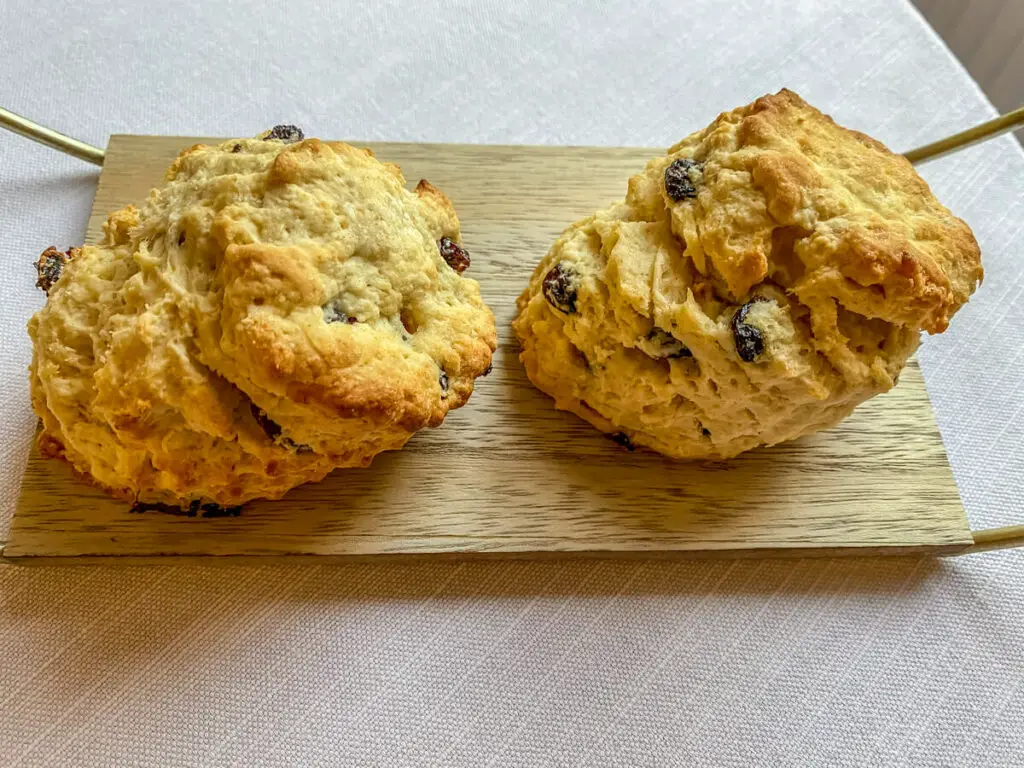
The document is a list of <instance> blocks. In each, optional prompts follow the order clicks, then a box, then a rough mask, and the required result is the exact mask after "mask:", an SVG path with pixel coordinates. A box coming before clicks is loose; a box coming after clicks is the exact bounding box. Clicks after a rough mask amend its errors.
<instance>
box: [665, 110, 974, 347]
mask: <svg viewBox="0 0 1024 768" xmlns="http://www.w3.org/2000/svg"><path fill="white" fill-rule="evenodd" d="M678 158H692V159H694V160H696V161H698V162H700V163H702V164H703V186H702V189H701V190H700V192H699V193H698V195H697V198H696V200H694V201H684V202H682V203H675V204H673V201H671V200H670V199H669V198H668V197H667V196H666V198H665V200H666V203H668V204H671V205H672V208H673V222H674V224H675V225H676V228H677V231H678V232H680V234H683V235H684V237H685V239H686V242H687V245H688V246H690V247H694V246H696V247H697V248H698V249H699V250H701V251H702V252H703V253H704V254H705V255H706V259H707V263H708V270H709V271H710V273H711V274H713V275H714V276H715V277H717V278H719V279H720V280H721V282H722V286H723V288H724V289H725V291H726V292H727V293H728V294H729V295H730V296H731V297H732V298H734V299H741V298H743V297H744V296H746V295H747V294H748V293H749V291H750V290H751V288H752V287H753V286H755V285H756V284H758V283H760V282H762V281H764V280H766V279H772V278H773V277H774V276H773V274H772V272H773V267H774V266H775V265H774V264H773V254H772V233H773V232H774V231H776V230H778V229H779V228H781V227H793V228H794V230H795V231H797V232H798V237H797V238H796V239H795V242H794V244H793V250H794V252H795V254H796V256H797V257H798V259H799V262H800V263H801V265H802V266H803V274H802V275H801V276H799V277H794V279H793V280H792V282H791V284H788V285H786V286H785V287H786V288H787V289H789V290H791V291H792V292H793V293H795V294H797V295H803V296H804V297H805V298H807V299H808V300H812V301H813V300H814V299H816V298H821V297H825V296H831V297H834V298H836V299H837V300H839V301H841V303H843V304H844V306H846V307H847V308H849V309H851V310H853V311H856V312H858V313H860V314H863V315H865V316H867V317H877V318H881V319H883V320H886V321H888V322H892V323H898V324H900V325H914V326H917V327H919V328H922V329H924V330H927V331H929V332H931V333H937V332H941V331H942V330H944V329H945V328H946V326H947V324H948V323H949V318H950V317H951V316H952V315H953V313H954V312H956V310H957V309H959V308H960V306H962V305H963V304H964V302H966V301H967V298H968V297H969V296H970V294H971V292H972V291H973V290H974V288H975V286H976V285H977V283H978V282H979V281H980V280H981V278H982V268H981V252H980V250H979V248H978V244H977V242H976V241H975V239H974V235H973V234H972V233H971V230H970V228H969V227H968V226H967V224H965V223H964V222H963V221H961V220H960V219H958V218H956V217H955V216H953V215H952V214H951V213H950V212H949V211H948V210H947V209H946V208H945V207H943V206H942V204H941V203H939V202H938V201H937V200H936V199H935V197H934V196H933V195H932V194H931V190H930V189H929V188H928V185H927V183H925V181H924V180H923V179H922V178H921V177H920V176H918V175H917V173H916V172H915V171H914V169H913V167H912V166H911V164H910V163H909V162H908V161H907V160H906V158H904V157H902V156H901V155H896V154H893V153H892V152H890V151H889V150H888V149H886V148H885V147H884V146H883V145H882V144H881V143H879V142H877V141H875V140H874V139H872V138H870V137H869V136H865V135H864V134H862V133H857V132H855V131H850V130H847V129H845V128H842V127H840V126H838V125H836V123H835V122H834V121H833V120H832V119H831V118H830V117H828V116H827V115H823V114H822V113H821V112H819V111H818V110H816V109H815V108H814V107H812V106H810V105H809V104H807V103H806V102H804V101H803V99H801V98H800V97H799V96H797V95H796V94H795V93H793V92H791V91H787V90H782V91H780V92H779V93H777V94H774V95H769V96H764V97H762V98H760V99H758V100H757V101H755V102H754V103H753V104H750V105H748V106H746V107H741V108H739V109H736V110H733V111H732V112H727V113H724V114H722V115H720V116H719V117H718V118H717V119H716V120H715V121H714V122H713V123H712V124H711V125H710V126H708V128H706V129H705V130H704V131H701V132H700V133H698V134H695V135H694V136H691V137H688V138H687V139H684V140H683V141H682V142H680V143H679V144H677V145H676V146H675V147H673V148H672V149H670V150H669V152H668V154H667V155H666V156H665V157H662V158H657V159H655V160H654V161H652V162H651V164H650V166H649V167H648V169H647V172H646V173H647V174H648V175H649V176H651V177H654V178H655V179H657V177H658V176H659V175H663V174H664V171H665V168H666V167H667V166H668V165H669V164H670V163H671V162H672V161H674V160H676V159H678ZM689 216H692V218H693V222H694V224H695V227H694V228H692V229H691V230H690V231H686V229H687V228H686V227H685V226H683V224H684V222H685V221H686V220H687V218H688V217H689ZM697 240H699V243H696V242H694V241H697Z"/></svg>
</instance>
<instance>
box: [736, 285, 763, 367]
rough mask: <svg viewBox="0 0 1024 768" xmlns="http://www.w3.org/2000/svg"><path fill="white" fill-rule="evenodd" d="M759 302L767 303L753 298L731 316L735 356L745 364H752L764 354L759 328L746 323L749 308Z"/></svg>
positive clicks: (758, 297)
mask: <svg viewBox="0 0 1024 768" xmlns="http://www.w3.org/2000/svg"><path fill="white" fill-rule="evenodd" d="M761 301H768V299H766V298H764V297H763V296H754V297H753V298H752V299H751V300H750V301H748V302H747V303H746V304H744V305H743V306H742V307H740V308H739V309H737V310H736V313H735V314H734V315H733V316H732V338H733V341H735V342H736V354H738V355H739V356H740V359H741V360H743V362H745V363H752V362H754V361H755V360H756V359H757V358H758V357H760V356H761V354H762V353H763V352H764V336H763V335H762V334H761V330H760V329H759V328H755V327H754V326H752V325H748V324H747V323H746V319H747V313H748V312H750V308H751V307H752V306H754V305H755V304H757V303H758V302H761Z"/></svg>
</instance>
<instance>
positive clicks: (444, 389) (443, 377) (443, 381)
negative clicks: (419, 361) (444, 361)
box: [437, 371, 448, 400]
mask: <svg viewBox="0 0 1024 768" xmlns="http://www.w3.org/2000/svg"><path fill="white" fill-rule="evenodd" d="M437 383H438V384H440V385H441V399H442V400H443V399H444V398H446V397H448V374H447V373H445V372H444V371H441V373H440V375H439V376H438V377H437Z"/></svg>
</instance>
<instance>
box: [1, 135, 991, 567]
mask: <svg viewBox="0 0 1024 768" xmlns="http://www.w3.org/2000/svg"><path fill="white" fill-rule="evenodd" d="M196 141H198V140H197V139H186V138H168V137H132V136H115V137H113V138H112V139H111V143H110V146H109V147H108V150H107V160H106V164H105V166H104V170H103V175H102V176H101V178H100V183H99V190H98V193H97V198H96V204H95V207H94V210H93V216H92V218H91V219H90V225H89V237H90V238H95V237H97V235H98V233H99V231H100V226H101V224H102V222H103V219H104V218H105V216H106V213H107V212H108V211H110V210H113V209H114V208H117V207H119V206H121V205H124V204H125V203H128V202H132V201H138V200H141V199H142V198H143V196H144V195H145V194H146V192H147V191H148V190H149V188H150V187H151V186H153V185H155V184H157V183H159V181H160V179H161V178H162V174H163V171H164V169H165V167H166V165H167V163H168V162H169V161H170V160H171V159H172V158H173V157H174V155H175V154H176V153H177V151H178V150H179V149H180V148H181V147H183V146H187V145H189V144H192V143H195V142H196ZM370 146H372V147H373V149H374V151H375V152H377V154H378V156H379V157H381V158H383V159H386V160H391V161H395V162H398V163H399V164H401V165H402V167H403V169H404V170H405V172H406V176H407V178H408V179H409V180H410V181H411V182H413V183H415V181H416V180H418V179H419V178H421V177H424V178H428V179H430V181H431V182H433V183H434V184H436V185H437V186H439V187H440V188H441V189H443V190H444V191H445V192H446V193H447V194H448V195H449V196H450V197H451V198H452V200H453V202H454V203H455V206H456V209H457V210H458V211H459V215H460V218H461V220H462V223H463V240H464V242H465V244H466V245H467V247H468V248H469V249H470V251H471V253H472V255H473V266H472V268H471V271H470V274H471V275H472V276H473V277H475V278H477V279H478V280H479V281H480V284H481V288H482V291H483V294H484V297H485V299H486V300H487V302H488V303H489V304H490V306H491V307H492V308H493V309H494V311H495V314H496V316H497V319H498V326H499V335H500V348H499V351H498V354H497V356H496V359H495V365H494V372H493V373H492V374H491V376H490V377H488V378H486V379H482V380H480V381H479V382H478V389H477V392H476V393H475V394H474V395H473V398H472V399H471V400H470V402H469V404H468V405H467V406H466V407H465V408H462V409H460V410H459V411H457V412H455V413H453V414H451V415H450V416H449V417H448V419H447V421H446V422H445V423H444V425H443V426H442V427H441V428H439V429H436V430H427V431H425V432H422V433H420V434H419V435H417V436H416V437H414V438H413V440H412V441H411V442H410V443H409V445H408V447H407V448H406V449H405V450H403V451H401V452H397V453H391V454H387V455H384V456H381V457H379V458H378V459H377V460H376V462H375V463H374V465H373V466H372V467H371V468H370V469H365V470H345V471H340V472H335V473H334V474H333V475H331V476H330V477H329V478H328V479H327V480H325V481H324V482H323V483H319V484H315V485H308V486H304V487H302V488H298V489H296V490H295V491H293V492H292V493H290V494H289V495H288V496H287V497H286V498H285V499H284V500H282V501H278V502H254V503H251V504H249V505H247V506H246V508H245V510H244V512H243V514H242V516H241V517H239V518H230V519H215V520H204V519H201V518H184V517H173V516H168V515H160V514H155V513H146V514H142V515H137V514H129V513H128V509H127V505H126V504H124V503H121V502H116V501H113V500H111V499H108V498H107V497H106V496H104V495H103V494H102V493H101V492H99V491H97V490H95V489H93V488H91V487H89V486H88V485H86V484H84V483H82V482H80V481H79V480H76V479H75V478H74V477H73V476H72V474H71V472H70V471H69V470H68V468H67V467H65V466H64V465H62V464H60V463H57V462H44V461H42V460H40V459H39V457H38V456H36V455H34V454H33V456H32V457H31V458H30V461H29V465H28V469H27V471H26V474H25V481H24V487H23V489H22V496H21V499H20V502H19V506H18V510H17V512H16V514H15V516H14V519H13V521H12V526H11V534H10V541H9V543H8V545H7V547H6V549H5V550H4V552H3V554H4V556H5V557H6V558H9V559H11V560H12V561H17V562H28V561H31V560H32V558H40V559H41V560H42V561H44V562H48V563H49V562H54V558H55V559H56V560H57V561H60V562H86V561H89V562H96V561H97V559H99V561H107V560H108V559H109V560H117V561H124V562H129V561H133V560H132V558H148V559H147V560H146V561H147V562H152V561H153V560H152V558H160V559H159V561H160V562H163V560H164V556H168V555H180V556H204V555H218V556H242V557H279V556H286V555H299V556H317V557H322V558H325V559H328V560H329V559H332V558H335V557H338V556H373V555H379V554H384V553H390V554H405V555H423V554H429V553H439V554H447V555H449V556H452V555H465V554H481V553H506V554H514V555H518V556H540V555H551V554H557V553H562V554H564V553H578V554H589V555H603V556H620V555H621V556H638V555H642V556H694V555H712V556H722V555H727V554H733V555H735V554H743V553H745V554H748V555H752V554H756V555H764V554H779V555H790V554H836V553H840V552H846V553H871V554H878V553H879V552H892V553H900V554H905V553H906V552H908V551H928V552H932V553H936V554H938V553H949V552H953V551H957V550H960V549H963V548H964V547H966V546H968V545H970V544H971V543H972V538H971V535H970V532H969V531H968V526H967V521H966V518H965V517H964V513H963V508H962V506H961V504H960V500H959V497H958V495H957V490H956V486H955V484H954V482H953V478H952V474H951V472H950V469H949V465H948V463H947V461H946V455H945V451H944V449H943V446H942V441H941V439H940V437H939V433H938V430H937V428H936V425H935V420H934V417H933V415H932V412H931V407H930V405H929V402H928V397H927V394H926V393H925V389H924V385H923V382H922V379H921V375H920V372H919V370H918V368H917V365H916V363H913V362H912V363H911V364H910V366H909V367H908V369H907V371H906V372H905V373H904V375H903V377H902V380H901V383H900V385H899V386H898V387H897V388H896V389H895V390H893V391H892V392H890V393H888V394H886V395H884V396H882V397H879V398H876V399H874V400H872V401H870V402H869V403H867V404H865V405H864V406H862V407H861V408H859V409H858V410H857V412H856V413H855V414H854V416H853V417H852V418H850V419H848V420H847V421H846V422H844V423H843V424H842V425H841V426H840V427H838V428H837V429H834V430H831V431H829V432H826V433H822V434H819V435H816V436H812V437H810V438H805V439H803V440H799V441H797V442H794V443H790V444H786V445H782V446H777V447H775V448H772V449H766V450H758V451H754V452H751V453H749V454H746V455H744V456H743V457H741V458H739V459H736V460H734V461H731V462H717V463H716V462H703V463H700V462H697V463H693V462H691V463H684V462H674V461H670V460H668V459H665V458H662V457H660V456H657V455H654V454H651V453H645V452H636V453H628V452H626V451H625V450H623V449H622V448H620V447H618V446H616V445H615V444H614V443H612V442H611V441H609V440H607V439H606V438H604V437H602V436H601V435H600V434H598V433H597V432H595V431H594V430H593V429H592V428H590V427H589V426H587V425H586V424H584V423H583V422H581V421H579V420H578V419H576V418H575V417H573V416H570V415H567V414H564V413H560V412H557V411H555V410H554V408H553V407H552V404H551V401H550V400H549V399H548V398H547V397H546V396H544V395H542V394H541V393H539V392H537V391H536V390H535V389H534V388H533V387H532V386H531V385H530V383H529V382H528V380H527V379H526V377H525V374H524V373H523V370H522V367H521V366H520V365H519V363H518V360H517V359H516V348H515V343H514V339H513V335H512V332H511V330H510V328H509V323H510V322H511V320H512V315H513V310H514V301H515V297H516V295H517V294H518V293H519V291H520V290H521V288H522V286H523V285H524V284H525V282H526V279H527V277H528V275H529V273H530V270H531V268H532V267H533V265H534V263H535V262H536V261H537V260H538V259H539V258H540V257H541V255H543V253H544V252H545V251H546V250H547V248H548V246H549V245H550V243H551V242H552V241H553V240H554V238H555V237H556V236H557V235H558V233H559V231H561V229H562V228H564V227H565V226H566V225H567V224H568V223H570V222H571V221H573V220H574V219H576V218H578V217H580V216H583V215H586V214H587V213H589V212H591V211H593V210H594V209H595V208H597V207H599V206H602V205H605V204H607V203H608V202H610V201H612V200H613V199H615V198H617V197H621V196H622V194H623V192H624V190H625V183H626V179H627V177H628V176H629V175H630V173H632V172H634V171H635V170H637V169H638V168H640V167H641V166H642V165H643V162H644V161H645V159H646V158H647V157H649V156H650V154H651V153H652V152H653V150H646V149H601V148H553V147H548V148H541V147H483V146H445V145H409V144H374V145H370ZM78 558H87V560H79V559H78ZM221 559H223V558H221Z"/></svg>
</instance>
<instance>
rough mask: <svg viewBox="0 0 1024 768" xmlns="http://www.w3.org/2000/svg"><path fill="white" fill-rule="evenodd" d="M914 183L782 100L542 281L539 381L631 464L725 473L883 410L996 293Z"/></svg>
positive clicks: (896, 165)
mask: <svg viewBox="0 0 1024 768" xmlns="http://www.w3.org/2000/svg"><path fill="white" fill-rule="evenodd" d="M981 277H982V269H981V258H980V253H979V250H978V245H977V243H976V242H975V239H974V236H973V235H972V234H971V230H970V229H969V228H968V226H967V225H966V224H965V223H964V222H963V221H961V220H960V219H957V218H956V217H954V216H953V215H952V214H950V212H949V211H948V210H947V209H946V208H944V207H943V206H942V205H941V204H940V203H939V202H938V201H937V200H936V199H935V197H934V196H933V195H932V193H931V191H930V190H929V188H928V185H927V184H926V183H925V182H924V181H923V180H922V179H921V178H920V177H919V176H918V175H917V174H916V173H915V172H914V169H913V168H912V167H911V165H910V163H909V162H907V160H906V159H904V158H903V157H900V156H898V155H894V154H893V153H891V152H890V151H889V150H887V149H886V148H885V147H884V146H882V145H881V144H880V143H878V142H877V141H875V140H873V139H871V138H869V137H867V136H865V135H863V134H860V133H856V132H854V131H850V130H846V129H844V128H841V127H840V126H838V125H836V124H835V123H834V122H833V121H832V120H831V119H830V118H829V117H828V116H826V115H823V114H822V113H821V112H819V111H818V110H816V109H814V108H813V107H811V106H809V105H808V104H806V103H805V102H804V101H803V100H802V99H800V97H799V96H797V95H796V94H794V93H792V92H790V91H786V90H783V91H781V92H779V93H777V94H775V95H770V96H765V97H763V98H761V99H758V100H757V101H755V102H754V103H753V104H750V105H748V106H745V107H741V108H739V109H736V110H733V111H732V112H727V113H724V114H722V115H720V116H719V117H718V118H717V119H716V120H715V121H714V122H713V123H712V124H711V125H710V126H708V127H707V128H705V129H704V130H702V131H698V132H697V133H694V134H692V135H691V136H689V137H687V138H685V139H683V140H682V141H681V142H679V143H678V144H676V145H675V146H674V147H672V148H671V149H670V150H669V151H668V153H667V154H666V155H664V156H661V157H657V158H655V159H653V160H651V161H650V162H649V163H648V165H647V167H646V168H645V169H644V170H643V171H642V172H641V173H639V174H637V175H636V176H634V177H633V178H631V179H630V181H629V187H628V192H627V195H626V199H625V200H624V201H623V202H621V203H618V204H616V205H613V206H611V207H610V208H608V209H606V210H603V211H600V212H598V213H596V214H594V215H593V216H590V217H589V218H587V219H584V220H582V221H579V222H577V223H576V224H573V225H572V226H571V227H569V229H568V230H566V232H565V233H564V234H563V235H562V236H561V237H560V238H559V239H558V240H557V242H556V243H555V244H554V246H553V247H552V248H551V250H550V252H549V253H548V254H547V256H545V258H544V259H543V260H542V261H541V263H540V264H539V265H538V267H537V268H536V270H535V271H534V273H533V277H532V279H531V280H530V284H529V286H528V288H527V289H526V291H525V292H524V293H523V295H522V296H521V297H520V299H519V315H518V317H517V319H516V320H515V323H514V327H515V330H516V332H517V334H518V336H519V339H520V341H521V344H522V353H521V356H520V357H521V359H522V361H523V363H524V365H525V367H526V371H527V374H528V375H529V377H530V379H531V380H532V381H533V383H534V384H536V386H537V387H539V388H540V389H541V390H543V391H544V392H546V393H548V394H550V395H551V396H552V397H554V399H555V405H556V406H557V407H558V408H561V409H565V410H569V411H572V412H573V413H575V414H577V415H578V416H581V417H582V418H584V419H586V420H587V421H589V422H590V423H591V424H593V425H594V426H595V427H597V428H598V429H601V430H603V431H605V432H608V433H611V434H612V435H613V436H614V437H615V438H616V439H617V440H618V441H620V442H623V443H625V444H626V445H630V446H631V445H641V446H647V447H649V448H652V449H654V450H656V451H659V452H661V453H664V454H667V455H669V456H674V457H680V458H701V457H710V458H728V457H731V456H735V455H736V454H738V453H740V452H742V451H746V450H749V449H751V448H754V447H756V446H760V445H772V444H774V443H778V442H780V441H783V440H791V439H793V438H796V437H800V436H801V435H806V434H808V433H810V432H814V431H816V430H819V429H823V428H826V427H829V426H832V425H834V424H836V423H837V422H838V421H840V420H841V419H843V418H844V417H846V416H847V415H849V414H850V412H851V411H852V410H853V409H854V408H855V407H856V406H857V405H858V404H859V403H862V402H863V401H864V400H866V399H868V398H869V397H871V396H872V395H875V394H878V393H880V392H885V391H886V390H888V389H890V388H891V387H892V386H893V385H894V384H895V383H896V381H897V378H898V376H899V373H900V370H901V369H902V368H903V366H904V364H905V363H906V361H907V359H908V358H909V357H910V356H911V355H912V354H913V352H914V350H915V349H916V348H917V345H918V340H919V336H920V331H921V330H925V331H928V332H930V333H938V332H941V331H942V330H944V329H945V328H946V325H947V323H948V322H949V319H950V317H951V316H952V315H953V313H955V312H956V311H957V309H958V308H959V307H960V306H961V305H962V304H964V302H966V301H967V299H968V297H969V296H970V295H971V293H972V292H973V291H974V289H975V287H976V285H977V284H978V282H979V281H980V280H981Z"/></svg>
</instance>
